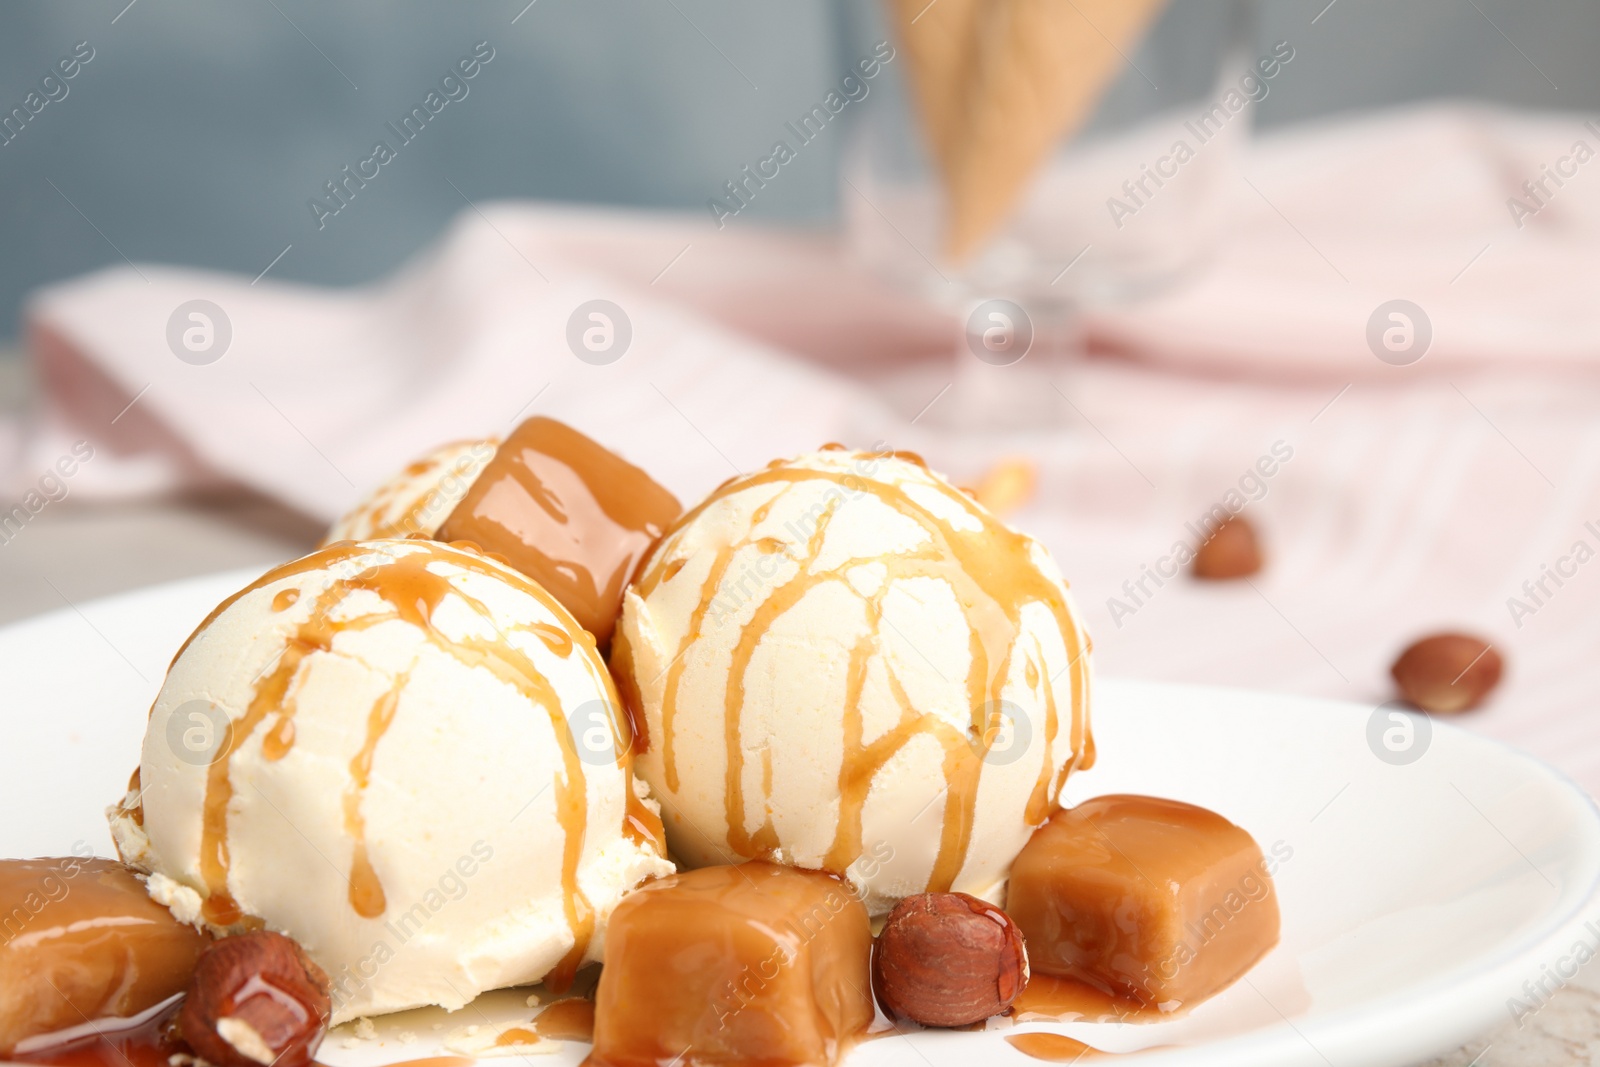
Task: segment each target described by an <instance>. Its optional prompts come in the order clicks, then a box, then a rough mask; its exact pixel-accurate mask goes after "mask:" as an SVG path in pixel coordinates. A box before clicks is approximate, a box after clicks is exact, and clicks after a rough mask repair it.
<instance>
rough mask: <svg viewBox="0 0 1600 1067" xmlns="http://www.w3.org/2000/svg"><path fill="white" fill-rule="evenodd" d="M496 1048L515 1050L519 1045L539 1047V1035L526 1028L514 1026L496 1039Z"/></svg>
mask: <svg viewBox="0 0 1600 1067" xmlns="http://www.w3.org/2000/svg"><path fill="white" fill-rule="evenodd" d="M494 1043H495V1047H496V1048H513V1047H515V1046H517V1045H537V1044H538V1043H539V1035H538V1034H536V1033H534V1032H533V1031H532V1030H529V1029H528V1028H527V1027H524V1026H513V1027H511V1028H510V1029H509V1030H505V1031H502V1032H501V1034H500V1036H499V1037H497V1038H495V1039H494Z"/></svg>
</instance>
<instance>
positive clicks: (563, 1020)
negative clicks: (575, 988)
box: [533, 997, 594, 1041]
mask: <svg viewBox="0 0 1600 1067" xmlns="http://www.w3.org/2000/svg"><path fill="white" fill-rule="evenodd" d="M533 1032H534V1033H536V1034H538V1035H539V1036H540V1037H543V1038H547V1039H549V1040H551V1041H593V1040H594V1001H592V1000H584V999H583V998H581V997H570V998H568V999H567V1000H558V1001H556V1002H555V1003H554V1004H552V1005H550V1006H549V1007H548V1008H546V1009H544V1011H541V1012H540V1013H539V1014H538V1016H537V1017H535V1019H534V1020H533Z"/></svg>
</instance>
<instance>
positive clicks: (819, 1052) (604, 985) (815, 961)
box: [588, 863, 873, 1067]
mask: <svg viewBox="0 0 1600 1067" xmlns="http://www.w3.org/2000/svg"><path fill="white" fill-rule="evenodd" d="M871 947H872V933H871V930H870V928H869V925H868V922H867V909H866V908H865V906H863V905H862V903H861V902H860V900H858V899H857V898H856V896H855V895H854V894H853V893H852V892H851V890H850V887H849V886H848V885H846V884H845V883H844V882H842V881H840V880H839V879H837V878H834V877H833V876H831V875H828V874H824V873H822V872H819V871H806V870H800V869H797V868H793V867H781V866H777V865H774V864H770V863H746V864H742V865H740V866H737V867H703V868H701V869H699V870H696V871H688V872H685V873H683V874H677V875H673V876H671V877H668V878H663V879H661V880H660V881H656V882H650V883H647V884H646V885H645V886H643V887H642V888H640V889H639V890H638V891H637V892H635V893H634V894H633V895H631V896H629V897H626V898H624V899H623V901H622V903H621V904H619V905H617V908H616V911H614V912H613V913H612V917H611V923H610V926H609V927H608V928H607V931H606V965H605V969H604V970H603V971H601V974H600V985H599V988H598V989H597V991H596V1000H595V1029H594V1053H593V1055H592V1056H590V1058H589V1061H588V1062H589V1064H591V1065H592V1067H645V1065H649V1067H657V1065H658V1064H663V1063H668V1062H674V1061H677V1062H681V1063H683V1064H685V1065H692V1064H744V1063H760V1064H766V1065H772V1067H777V1065H782V1064H796V1065H799V1064H810V1065H823V1064H833V1063H837V1062H838V1061H839V1059H840V1058H841V1057H842V1056H843V1055H844V1054H845V1052H846V1051H847V1050H848V1049H849V1048H850V1047H851V1046H852V1045H853V1044H854V1043H855V1042H856V1041H857V1040H859V1039H860V1037H861V1035H862V1034H864V1033H865V1031H866V1029H867V1027H868V1026H869V1025H870V1024H871V1022H872V1019H873V1007H872V998H871V993H870V987H869V982H870V979H869V974H868V966H869V965H868V960H869V956H870V952H871ZM680 1057H681V1059H680Z"/></svg>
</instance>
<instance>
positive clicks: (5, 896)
mask: <svg viewBox="0 0 1600 1067" xmlns="http://www.w3.org/2000/svg"><path fill="white" fill-rule="evenodd" d="M209 941H210V938H209V937H207V936H205V935H203V934H200V933H198V932H196V931H195V929H194V928H193V927H191V926H188V925H186V924H184V923H180V922H179V921H178V920H177V919H175V918H173V917H172V913H171V912H169V911H168V910H167V909H166V908H164V907H162V906H161V905H160V904H157V903H156V902H155V901H153V900H151V899H150V897H149V895H148V894H147V893H146V892H145V888H144V884H143V883H142V882H140V881H139V880H138V879H137V878H135V877H134V875H133V872H132V871H131V870H129V869H128V868H127V867H125V866H123V865H122V864H120V863H116V862H114V861H112V860H103V859H80V858H78V857H68V858H65V859H39V860H0V1052H6V1051H9V1050H11V1049H12V1048H13V1047H14V1046H15V1045H16V1044H17V1042H19V1041H22V1040H24V1039H26V1038H29V1037H33V1036H36V1035H39V1034H47V1033H52V1032H54V1031H57V1030H64V1029H67V1028H69V1027H74V1026H79V1025H81V1024H83V1023H85V1022H88V1021H91V1020H96V1019H104V1018H109V1017H128V1016H133V1015H137V1014H139V1013H140V1012H143V1011H145V1010H147V1009H149V1008H152V1007H154V1006H155V1005H157V1004H159V1003H161V1001H163V1000H166V999H167V998H168V997H170V996H173V995H174V994H176V993H181V992H182V991H183V989H184V987H185V986H187V985H188V984H189V977H190V975H191V974H192V973H193V971H194V965H195V960H196V959H197V958H198V957H199V955H200V952H201V950H202V949H204V948H205V946H206V944H207V943H208V942H209Z"/></svg>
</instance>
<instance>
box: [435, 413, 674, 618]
mask: <svg viewBox="0 0 1600 1067" xmlns="http://www.w3.org/2000/svg"><path fill="white" fill-rule="evenodd" d="M682 510H683V507H682V505H680V504H679V503H678V501H677V499H676V498H675V497H674V496H673V495H672V494H671V493H669V492H667V491H666V490H665V489H663V488H662V487H661V486H659V485H657V484H656V483H655V482H654V481H652V480H651V478H650V476H649V475H648V474H646V473H645V472H644V471H642V470H640V469H639V468H638V467H635V466H634V465H633V464H631V463H629V462H628V461H627V460H624V459H623V458H622V457H620V456H618V455H616V454H615V453H613V452H608V451H607V450H606V449H604V448H602V447H601V446H600V445H598V444H596V443H595V442H594V441H591V440H590V439H589V438H587V437H585V436H584V435H583V434H581V433H579V432H578V431H577V430H574V429H573V428H572V427H570V426H567V425H564V424H563V423H559V422H556V421H555V420H554V419H545V418H533V419H529V420H528V421H527V422H524V423H523V424H522V425H521V426H518V427H517V428H516V429H515V430H513V431H512V432H511V436H509V437H507V438H506V440H505V443H504V444H502V445H501V446H500V449H499V451H497V452H496V453H495V454H494V458H493V459H491V460H490V461H489V462H488V464H487V465H486V466H485V467H484V470H483V473H482V474H480V475H479V476H478V480H477V481H475V482H473V483H472V488H471V489H468V490H467V495H466V496H465V497H464V498H463V499H462V501H461V503H460V504H458V505H456V509H455V510H454V511H452V512H451V513H450V515H449V517H448V518H446V519H445V520H444V524H443V525H442V526H440V527H439V532H438V534H437V540H440V541H471V542H473V543H474V544H476V545H478V546H479V547H480V548H482V549H484V550H485V551H488V552H495V553H498V554H500V555H502V556H504V557H505V558H506V559H507V560H508V561H509V562H510V564H511V565H512V566H513V567H515V568H516V569H517V570H519V571H521V572H522V573H523V574H526V575H527V576H528V577H530V578H532V579H533V580H534V581H536V582H538V583H539V584H540V585H542V586H544V587H545V588H546V589H547V590H549V591H550V593H551V594H552V595H553V596H554V597H555V598H556V599H557V600H559V601H561V603H562V605H564V606H565V607H566V609H567V610H568V611H570V612H572V615H573V617H574V618H575V619H577V620H578V625H580V626H582V627H583V628H584V629H585V630H588V631H589V632H590V633H592V634H594V636H595V640H596V641H597V642H598V643H599V645H600V647H601V648H602V649H604V648H605V647H606V644H607V643H608V642H609V641H610V640H611V630H612V628H613V627H614V626H615V625H616V622H617V615H618V614H619V613H620V612H621V611H622V590H623V587H624V586H626V585H627V584H628V579H629V578H631V577H632V576H633V570H634V568H635V567H636V566H638V563H639V560H640V558H641V557H642V556H643V555H644V554H645V553H646V552H647V551H648V550H649V549H650V546H651V545H652V544H654V543H655V541H656V539H657V538H658V537H660V536H661V534H662V533H663V532H665V530H666V528H667V525H668V524H669V523H671V522H672V520H673V519H675V518H677V517H678V514H679V512H681V511H682Z"/></svg>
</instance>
